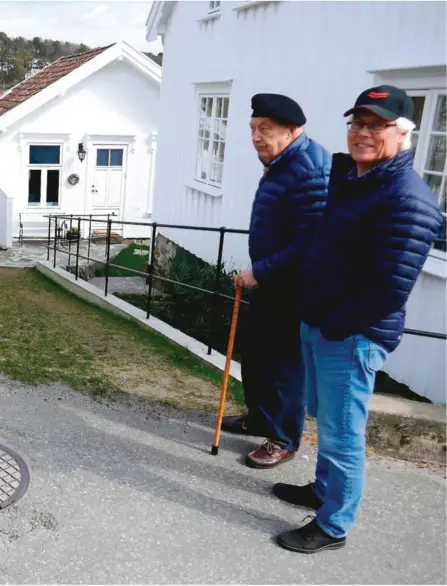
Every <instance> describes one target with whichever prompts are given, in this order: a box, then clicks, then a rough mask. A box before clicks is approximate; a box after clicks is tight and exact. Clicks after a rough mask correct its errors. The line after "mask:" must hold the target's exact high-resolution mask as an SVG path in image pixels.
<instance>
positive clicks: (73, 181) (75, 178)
mask: <svg viewBox="0 0 447 586" xmlns="http://www.w3.org/2000/svg"><path fill="white" fill-rule="evenodd" d="M67 181H68V183H69V184H70V185H76V184H77V183H79V175H76V173H72V174H71V175H69V176H68V179H67Z"/></svg>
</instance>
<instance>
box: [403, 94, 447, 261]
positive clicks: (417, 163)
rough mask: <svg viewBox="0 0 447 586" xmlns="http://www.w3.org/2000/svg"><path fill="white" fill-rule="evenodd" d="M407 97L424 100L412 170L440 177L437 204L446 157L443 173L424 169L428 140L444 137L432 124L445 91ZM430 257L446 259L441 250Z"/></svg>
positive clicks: (446, 165)
mask: <svg viewBox="0 0 447 586" xmlns="http://www.w3.org/2000/svg"><path fill="white" fill-rule="evenodd" d="M407 93H408V95H410V96H414V97H416V96H421V97H424V98H425V102H424V109H423V111H422V118H421V124H420V128H419V130H418V131H417V134H418V141H417V145H416V152H415V157H414V169H415V171H417V172H418V173H419V175H420V176H421V177H422V178H424V174H430V175H436V176H438V177H442V180H441V185H440V190H439V199H438V202H439V203H440V202H441V198H442V193H443V190H444V189H445V188H446V184H447V157H446V160H445V163H444V170H443V171H431V170H430V169H427V168H426V163H427V160H428V156H429V147H430V139H431V137H432V136H433V135H438V136H444V135H445V132H443V131H433V130H432V129H433V124H434V118H435V114H436V106H437V102H438V97H439V96H441V95H446V91H445V89H444V90H442V89H423V90H409V91H407ZM441 212H442V215H443V216H444V218H446V219H447V214H446V213H445V211H444V210H441ZM430 254H431V255H432V256H436V257H438V258H444V259H447V253H446V252H445V251H443V250H438V249H436V248H433V249H432V250H431V251H430Z"/></svg>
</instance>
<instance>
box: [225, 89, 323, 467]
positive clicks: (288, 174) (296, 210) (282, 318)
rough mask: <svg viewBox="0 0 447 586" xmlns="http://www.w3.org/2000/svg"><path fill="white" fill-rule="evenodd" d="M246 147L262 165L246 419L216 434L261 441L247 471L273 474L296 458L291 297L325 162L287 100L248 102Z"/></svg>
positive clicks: (296, 359)
mask: <svg viewBox="0 0 447 586" xmlns="http://www.w3.org/2000/svg"><path fill="white" fill-rule="evenodd" d="M252 108H253V114H252V117H251V121H250V127H251V134H252V141H253V145H254V147H255V149H256V152H257V154H258V157H259V159H260V160H261V162H262V164H263V165H264V176H263V177H262V179H261V181H260V183H259V187H258V190H257V192H256V196H255V200H254V203H253V209H252V215H251V221H250V235H249V253H250V258H251V262H252V267H251V269H249V270H247V271H244V272H242V273H241V274H240V275H239V276H238V283H239V284H240V285H242V286H243V287H245V288H248V289H254V291H253V293H252V300H251V303H250V309H249V312H248V313H249V315H248V318H247V327H246V332H245V333H246V340H245V345H244V350H243V352H242V379H243V386H244V392H245V402H246V405H247V408H248V413H247V414H246V415H243V416H242V417H225V418H224V421H223V426H222V427H223V429H224V430H226V431H231V432H235V433H245V434H247V435H260V436H265V437H267V439H266V440H265V441H264V442H263V444H262V445H261V446H260V447H258V448H257V449H255V450H254V451H252V452H250V454H248V456H247V465H249V466H251V467H255V468H272V467H273V466H278V465H279V464H282V463H283V462H286V461H289V460H290V459H292V458H293V457H294V455H295V452H296V451H297V450H298V447H299V444H300V441H301V436H302V432H303V427H304V419H305V397H304V373H303V364H302V357H301V346H300V332H299V330H300V314H299V308H298V294H299V290H300V287H301V284H300V281H301V266H302V263H303V258H304V255H305V253H306V252H307V249H308V247H309V243H310V241H311V239H312V237H313V236H314V234H315V231H316V227H317V224H318V222H319V220H320V218H321V213H322V211H323V207H324V205H325V203H326V191H327V185H328V181H329V173H330V155H329V153H328V152H327V151H326V150H325V149H324V148H323V147H322V146H320V145H319V144H317V143H316V142H314V141H312V140H311V139H309V138H308V137H307V136H306V134H305V133H304V128H303V127H304V124H305V123H306V118H305V116H304V114H303V111H302V109H301V107H300V106H299V105H298V104H297V103H296V102H295V101H294V100H292V99H290V98H288V97H286V96H282V95H278V94H257V95H256V96H254V97H253V98H252Z"/></svg>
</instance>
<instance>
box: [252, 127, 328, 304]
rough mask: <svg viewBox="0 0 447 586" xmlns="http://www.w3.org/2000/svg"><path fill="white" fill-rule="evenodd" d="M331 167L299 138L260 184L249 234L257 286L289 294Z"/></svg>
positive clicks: (321, 150) (324, 154)
mask: <svg viewBox="0 0 447 586" xmlns="http://www.w3.org/2000/svg"><path fill="white" fill-rule="evenodd" d="M330 167H331V156H330V154H329V153H328V151H326V150H325V149H324V148H323V147H322V146H321V145H319V144H318V143H316V142H314V141H313V140H311V139H309V138H308V137H307V136H306V134H304V133H303V134H302V135H301V136H299V137H298V138H297V139H296V140H295V141H294V142H293V143H292V144H291V145H290V146H289V147H287V149H286V150H284V151H283V152H282V153H281V154H280V155H279V156H278V157H277V158H276V159H275V160H274V161H273V162H272V163H271V164H270V166H269V169H268V171H267V173H266V175H265V176H264V177H263V178H262V179H261V181H260V183H259V187H258V190H257V192H256V196H255V200H254V203H253V209H252V214H251V220H250V234H249V253H250V259H251V262H252V269H253V274H254V277H255V279H256V280H257V281H258V282H259V283H260V286H261V287H263V288H266V287H269V285H270V284H274V286H275V287H277V288H278V291H279V289H281V288H282V289H287V288H289V289H290V291H291V292H292V286H293V284H296V282H297V279H298V278H299V270H300V266H301V263H302V261H303V258H304V255H305V252H306V250H307V248H308V246H309V242H310V241H311V239H312V237H313V236H314V235H315V231H316V229H317V225H318V222H319V220H320V219H321V215H322V212H323V208H324V206H325V204H326V199H327V187H328V183H329V175H330ZM292 294H294V293H292ZM278 301H279V302H280V299H278Z"/></svg>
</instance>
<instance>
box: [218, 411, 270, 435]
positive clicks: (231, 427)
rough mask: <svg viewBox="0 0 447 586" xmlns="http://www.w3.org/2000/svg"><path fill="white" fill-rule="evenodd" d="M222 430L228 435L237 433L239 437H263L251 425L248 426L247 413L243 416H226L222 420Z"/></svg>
mask: <svg viewBox="0 0 447 586" xmlns="http://www.w3.org/2000/svg"><path fill="white" fill-rule="evenodd" d="M222 430H223V431H228V432H229V433H237V434H240V435H257V436H263V435H264V433H265V432H264V433H261V431H260V430H258V429H255V428H254V427H253V426H252V425H248V413H244V414H243V415H238V416H234V415H227V416H226V417H223V418H222Z"/></svg>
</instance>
